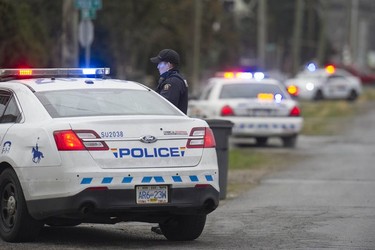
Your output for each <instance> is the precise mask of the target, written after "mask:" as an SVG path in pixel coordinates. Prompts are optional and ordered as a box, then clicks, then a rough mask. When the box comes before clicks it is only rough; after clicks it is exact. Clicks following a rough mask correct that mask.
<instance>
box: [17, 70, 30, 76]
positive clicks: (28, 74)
mask: <svg viewBox="0 0 375 250" xmlns="http://www.w3.org/2000/svg"><path fill="white" fill-rule="evenodd" d="M18 74H19V75H20V76H31V75H32V74H33V71H32V70H31V69H20V70H19V71H18Z"/></svg>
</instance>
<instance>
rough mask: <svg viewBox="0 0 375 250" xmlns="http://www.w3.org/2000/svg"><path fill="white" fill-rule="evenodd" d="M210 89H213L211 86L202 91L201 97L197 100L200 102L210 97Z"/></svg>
mask: <svg viewBox="0 0 375 250" xmlns="http://www.w3.org/2000/svg"><path fill="white" fill-rule="evenodd" d="M212 88H213V86H212V85H211V86H209V87H208V88H206V89H205V90H203V92H202V95H201V96H200V98H199V99H201V100H208V97H209V96H210V93H211V91H212Z"/></svg>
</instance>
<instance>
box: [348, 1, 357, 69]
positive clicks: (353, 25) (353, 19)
mask: <svg viewBox="0 0 375 250" xmlns="http://www.w3.org/2000/svg"><path fill="white" fill-rule="evenodd" d="M351 5H352V6H351V12H350V54H351V63H352V64H353V63H356V62H357V59H358V53H357V51H358V0H352V1H351Z"/></svg>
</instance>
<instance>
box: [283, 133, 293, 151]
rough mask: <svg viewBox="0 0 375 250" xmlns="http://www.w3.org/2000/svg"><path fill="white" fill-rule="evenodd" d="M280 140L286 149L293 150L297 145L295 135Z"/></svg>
mask: <svg viewBox="0 0 375 250" xmlns="http://www.w3.org/2000/svg"><path fill="white" fill-rule="evenodd" d="M281 140H282V141H283V146H284V147H286V148H295V147H296V145H297V135H292V136H286V137H282V138H281Z"/></svg>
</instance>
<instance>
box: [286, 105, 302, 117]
mask: <svg viewBox="0 0 375 250" xmlns="http://www.w3.org/2000/svg"><path fill="white" fill-rule="evenodd" d="M300 115H301V110H300V109H299V108H298V107H297V106H294V107H293V108H292V110H291V111H290V113H289V116H300Z"/></svg>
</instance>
